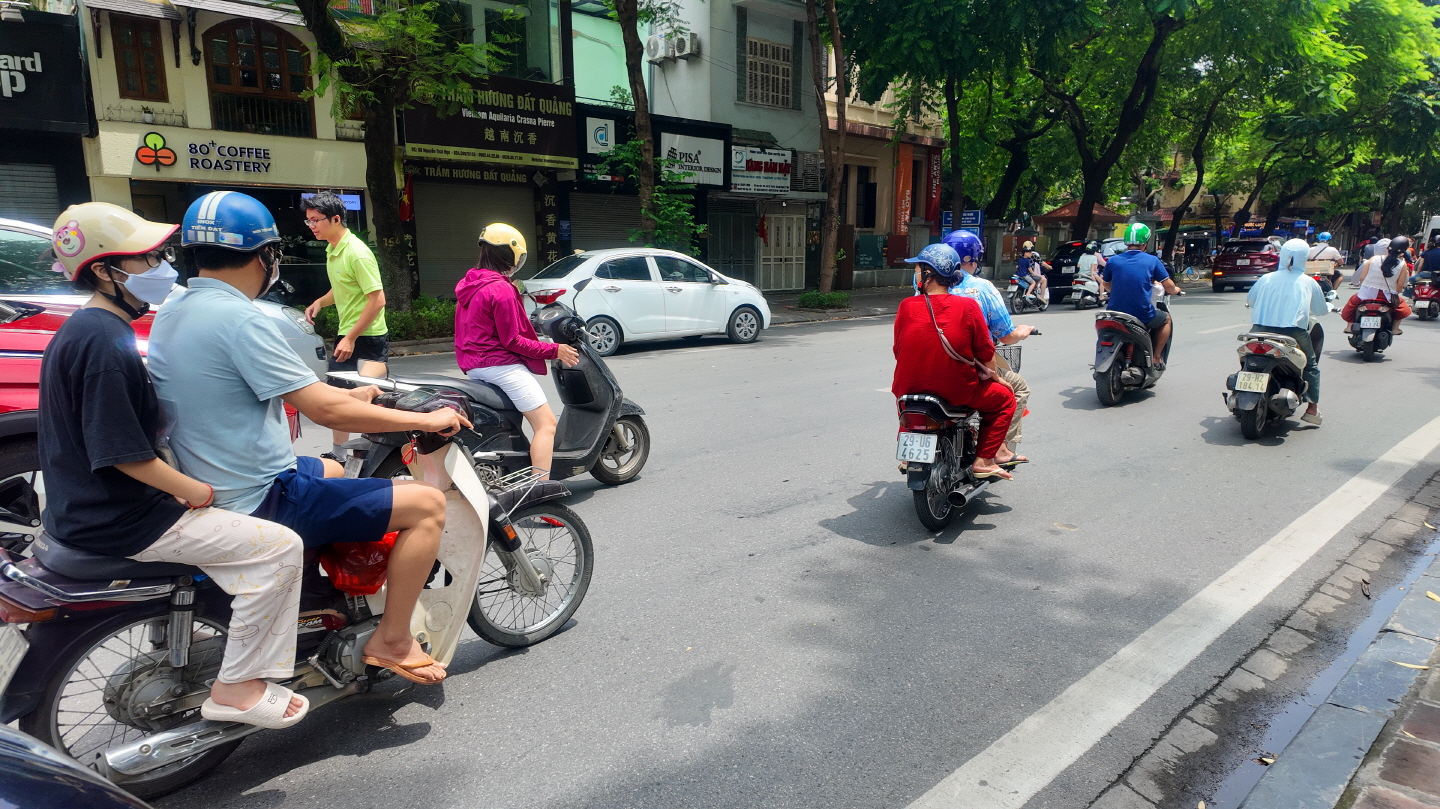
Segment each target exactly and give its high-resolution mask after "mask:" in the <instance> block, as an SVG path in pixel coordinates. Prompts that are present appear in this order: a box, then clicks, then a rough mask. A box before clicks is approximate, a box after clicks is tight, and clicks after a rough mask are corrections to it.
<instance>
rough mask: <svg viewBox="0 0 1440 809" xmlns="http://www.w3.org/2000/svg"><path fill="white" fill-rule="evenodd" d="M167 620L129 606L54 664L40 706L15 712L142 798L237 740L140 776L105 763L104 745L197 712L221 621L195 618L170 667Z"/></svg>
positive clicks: (220, 646) (24, 724)
mask: <svg viewBox="0 0 1440 809" xmlns="http://www.w3.org/2000/svg"><path fill="white" fill-rule="evenodd" d="M169 624H170V617H169V613H168V612H160V613H155V614H151V615H149V616H144V617H137V616H136V615H135V614H134V613H131V614H129V615H119V616H116V617H115V618H113V619H111V620H109V621H106V622H104V623H102V624H100V625H99V626H97V627H95V628H94V629H92V630H90V632H89V633H88V637H87V639H86V640H85V641H84V642H82V643H80V644H79V651H78V652H76V653H75V654H74V655H72V656H71V657H70V659H69V660H67V661H66V662H65V663H64V664H63V665H62V666H60V667H59V668H58V669H57V672H58V675H57V676H56V677H55V679H53V680H52V681H51V682H50V683H49V684H48V685H47V687H46V689H45V694H44V696H43V697H41V700H40V704H39V706H38V707H36V709H35V710H34V711H32V712H31V713H29V714H28V715H26V716H24V717H21V719H20V729H21V730H23V731H25V732H26V733H29V734H30V735H31V736H34V737H35V738H37V739H39V740H40V741H42V742H45V743H46V744H49V745H51V746H52V747H55V748H57V749H59V750H61V751H63V752H65V753H68V754H69V755H70V756H72V757H74V758H75V759H77V760H79V761H80V763H82V764H84V765H86V766H89V767H94V768H95V769H96V770H99V771H100V772H102V773H105V774H107V775H108V776H109V777H111V779H112V780H113V781H115V783H116V784H118V785H120V786H121V787H123V788H124V789H125V790H126V791H127V792H130V793H131V794H133V795H136V796H139V797H141V798H152V797H155V796H157V795H164V794H165V793H167V792H172V791H174V790H176V789H179V788H180V787H182V786H185V785H186V784H189V783H190V782H192V781H194V780H196V779H198V778H200V777H201V776H202V775H204V774H205V773H206V772H209V771H210V770H211V769H212V768H214V767H215V766H216V765H218V764H219V763H220V762H221V761H224V760H225V757H226V756H228V755H230V753H232V752H234V750H235V748H236V747H239V746H240V741H239V740H237V741H235V742H233V743H230V744H225V745H221V746H220V747H216V748H214V749H211V750H207V751H205V752H203V753H198V754H196V755H194V756H191V757H190V758H186V759H182V760H180V761H176V762H174V763H173V764H168V765H166V766H164V767H161V768H159V769H156V770H152V771H150V772H148V773H145V774H143V775H137V776H120V775H118V774H113V773H111V772H110V771H109V770H108V768H107V767H105V766H104V753H105V751H106V750H108V749H110V748H112V747H116V746H118V745H122V744H127V743H130V742H134V741H136V740H139V739H141V738H143V737H145V736H148V735H150V734H152V733H156V732H159V731H162V730H167V729H169V728H173V727H177V726H180V725H183V724H187V723H190V722H195V721H198V720H199V718H200V703H201V702H203V701H204V699H205V697H206V696H208V694H209V686H208V685H206V684H207V683H208V682H210V681H211V680H214V679H215V677H216V676H217V675H218V674H219V673H220V659H221V657H222V656H223V655H224V651H225V626H224V624H222V623H219V622H216V621H214V620H211V619H209V618H201V617H198V616H197V617H196V618H194V619H193V621H192V623H191V625H190V633H191V646H190V663H189V664H188V665H186V666H185V668H183V669H178V670H177V669H174V668H171V666H170V660H169V658H170V645H169V643H168V640H167V638H166V635H167V633H168V631H169ZM177 692H178V694H177Z"/></svg>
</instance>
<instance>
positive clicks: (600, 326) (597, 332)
mask: <svg viewBox="0 0 1440 809" xmlns="http://www.w3.org/2000/svg"><path fill="white" fill-rule="evenodd" d="M585 330H586V331H588V332H590V347H591V348H593V349H595V353H596V354H599V355H600V356H602V357H608V356H610V355H611V354H614V353H615V352H616V351H619V350H620V344H621V343H623V342H625V337H624V334H623V333H622V332H621V331H620V324H619V323H616V322H615V321H613V320H611V319H610V318H608V317H605V316H603V315H602V316H600V317H592V318H590V322H589V323H586V324H585Z"/></svg>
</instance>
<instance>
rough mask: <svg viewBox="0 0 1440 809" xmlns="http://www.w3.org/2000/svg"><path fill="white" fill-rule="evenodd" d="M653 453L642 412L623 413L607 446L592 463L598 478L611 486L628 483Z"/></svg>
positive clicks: (593, 473)
mask: <svg viewBox="0 0 1440 809" xmlns="http://www.w3.org/2000/svg"><path fill="white" fill-rule="evenodd" d="M649 457H650V430H649V429H648V428H647V427H646V426H645V422H644V420H642V419H641V418H640V417H639V416H621V417H620V418H619V419H616V421H615V428H614V429H613V430H611V431H610V437H609V438H607V439H606V440H605V449H604V450H602V451H601V453H600V457H599V458H597V459H596V460H595V465H594V466H592V467H590V474H591V475H594V476H595V479H596V480H598V481H600V482H601V483H604V484H606V485H609V486H618V485H620V484H621V483H628V482H630V481H632V480H634V479H635V476H636V475H638V474H640V470H641V469H642V468H643V467H644V466H645V460H646V459H647V458H649Z"/></svg>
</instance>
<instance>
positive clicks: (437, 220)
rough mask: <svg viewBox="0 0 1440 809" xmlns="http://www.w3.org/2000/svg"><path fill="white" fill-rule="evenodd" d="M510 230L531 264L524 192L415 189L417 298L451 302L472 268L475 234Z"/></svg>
mask: <svg viewBox="0 0 1440 809" xmlns="http://www.w3.org/2000/svg"><path fill="white" fill-rule="evenodd" d="M492 222H504V223H506V224H507V225H512V226H513V227H515V228H516V229H517V230H519V231H520V232H521V233H523V234H525V238H526V239H527V240H528V241H529V244H528V247H529V248H530V258H529V260H528V261H527V262H526V263H527V264H528V263H529V262H530V261H534V260H535V254H536V252H537V251H538V248H539V245H538V244H536V243H535V240H536V229H535V192H534V191H532V190H530V189H529V188H509V187H502V186H485V185H459V184H451V183H415V239H416V242H417V244H416V250H417V259H418V262H419V266H420V294H421V295H434V296H435V297H437V298H453V297H455V282H457V281H459V280H460V279H461V278H462V277H464V275H465V271H466V270H468V269H470V268H471V267H473V266H475V256H476V255H478V254H479V252H480V251H479V248H478V247H477V246H476V242H477V241H478V239H479V237H480V229H481V228H483V227H485V226H486V225H488V224H490V223H492Z"/></svg>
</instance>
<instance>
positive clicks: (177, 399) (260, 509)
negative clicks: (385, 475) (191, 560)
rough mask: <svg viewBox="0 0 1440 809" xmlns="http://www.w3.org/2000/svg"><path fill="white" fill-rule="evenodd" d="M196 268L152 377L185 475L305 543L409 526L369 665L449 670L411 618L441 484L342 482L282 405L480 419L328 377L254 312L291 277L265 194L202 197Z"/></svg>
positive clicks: (166, 321)
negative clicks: (300, 436)
mask: <svg viewBox="0 0 1440 809" xmlns="http://www.w3.org/2000/svg"><path fill="white" fill-rule="evenodd" d="M180 227H181V242H180V243H181V245H182V246H183V247H185V248H186V260H187V263H188V264H189V265H190V266H191V267H194V268H196V269H197V270H198V271H199V277H197V278H194V279H191V281H190V288H189V290H187V291H186V292H185V294H184V295H182V296H180V297H179V298H178V299H176V300H173V301H172V302H169V303H167V305H166V307H165V309H164V310H163V311H162V312H161V313H160V314H159V315H157V316H156V318H155V325H154V327H153V328H152V329H151V332H150V375H151V377H152V378H153V379H154V382H155V389H156V393H157V394H158V395H159V398H160V400H161V401H162V402H163V403H164V407H165V410H166V413H167V416H169V417H170V418H171V419H173V425H172V426H171V430H170V433H169V436H168V441H169V444H170V447H171V449H172V450H173V452H174V453H175V458H176V461H177V462H178V464H179V466H180V469H181V471H183V472H185V473H186V474H188V475H190V476H192V477H194V478H197V479H199V480H202V481H204V482H205V483H208V484H210V485H211V486H213V487H215V505H216V506H218V507H221V508H225V509H229V510H231V511H238V512H241V513H248V514H252V515H254V516H256V517H261V518H263V519H269V520H273V521H274V522H278V523H281V524H282V525H285V526H287V527H289V528H291V529H293V530H294V531H295V532H296V533H297V534H299V535H300V538H301V539H303V540H304V541H305V545H306V547H317V546H320V545H326V544H330V543H332V542H338V541H349V542H357V541H358V542H367V541H370V542H373V541H377V540H379V539H380V538H381V537H383V536H384V535H385V533H386V532H388V531H397V532H399V538H398V539H397V540H396V542H395V547H394V550H393V551H392V552H391V555H390V564H389V571H388V575H387V589H386V609H385V613H384V615H383V616H382V617H381V622H380V625H379V627H378V628H377V629H376V632H375V634H374V636H372V637H371V639H370V640H369V641H368V642H367V643H366V644H365V649H364V651H363V655H364V659H365V662H366V663H367V664H369V665H374V666H379V667H382V668H387V669H390V670H391V671H393V672H395V673H396V674H399V675H400V676H402V677H404V678H406V679H408V680H411V681H413V682H417V683H438V682H440V681H441V680H443V679H444V678H445V670H444V668H443V667H442V666H440V665H439V664H438V663H436V661H435V660H433V659H432V658H431V657H430V656H429V655H428V654H426V653H425V651H424V650H423V649H422V648H421V647H420V644H419V643H417V642H416V641H415V639H414V637H412V636H411V634H410V616H411V613H412V612H413V610H414V608H415V604H416V602H417V601H418V600H419V597H420V591H421V590H422V589H423V588H424V586H425V582H426V581H427V580H428V579H429V578H430V573H431V568H432V566H433V565H434V563H435V554H436V551H437V550H438V549H439V546H440V534H441V532H442V531H443V530H444V527H445V497H444V495H443V494H442V493H441V492H440V491H439V490H438V489H436V488H434V487H433V486H425V485H411V486H396V485H395V484H394V482H392V481H388V480H377V479H374V478H367V479H360V480H356V479H347V478H342V477H339V475H340V474H341V472H342V470H341V469H340V466H339V464H334V462H331V464H332V467H331V468H329V469H328V470H327V467H326V466H325V465H324V464H323V463H322V462H321V461H320V459H318V458H298V459H297V458H296V457H295V454H294V452H293V451H292V450H291V448H290V433H289V430H288V429H287V427H286V422H285V415H284V411H283V406H282V400H283V401H285V402H289V403H290V404H291V405H292V406H294V407H295V408H296V409H297V410H299V411H300V412H301V413H304V414H305V415H306V416H309V417H310V419H311V420H313V421H315V422H317V423H319V424H321V425H323V426H325V427H330V428H332V429H343V430H348V431H351V432H392V431H407V430H421V431H425V432H436V433H441V434H454V432H455V431H457V430H458V429H460V427H461V425H466V426H468V422H466V421H465V420H464V419H463V418H461V417H460V416H459V414H457V413H455V412H454V411H452V410H449V409H443V410H438V411H436V412H434V413H410V412H406V411H401V410H390V409H386V408H382V407H376V406H375V405H372V404H370V403H369V400H370V399H372V398H374V395H375V394H376V393H378V392H379V391H378V390H377V389H375V388H373V387H371V388H369V389H367V390H366V391H365V392H364V394H363V395H364V397H365V398H364V401H362V400H361V399H359V398H356V397H355V396H352V395H350V394H348V393H346V392H344V391H341V390H339V389H337V388H333V387H330V386H329V385H325V384H322V383H321V382H320V381H319V380H318V379H316V378H315V375H314V374H313V373H311V372H310V370H309V369H308V368H306V367H305V365H304V363H302V362H301V361H300V358H299V357H297V356H296V355H295V352H294V351H292V350H291V349H290V347H289V345H288V344H286V342H285V338H284V337H283V336H282V335H281V334H280V331H279V329H277V328H276V327H275V325H274V324H273V323H272V322H271V320H270V319H269V318H268V317H266V316H265V315H264V314H263V313H262V312H260V311H259V310H258V309H256V308H255V306H254V303H253V302H254V300H255V298H257V297H259V296H260V295H262V294H264V292H265V291H266V290H267V289H268V288H269V287H270V285H271V284H273V283H274V282H275V281H276V280H277V279H278V278H279V271H280V254H279V248H278V245H277V243H278V242H279V240H280V236H279V232H278V231H277V230H276V228H275V219H274V218H273V217H272V216H271V215H270V212H269V211H267V210H265V207H264V206H263V205H261V204H260V202H259V201H258V200H256V199H254V198H252V197H249V196H246V195H245V194H241V193H239V192H235V191H216V192H213V193H210V194H207V195H205V196H203V197H201V198H200V199H198V200H196V201H195V202H194V203H193V204H192V205H191V206H190V209H189V210H188V211H186V212H185V218H184V221H183V222H182V224H181V226H180Z"/></svg>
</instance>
